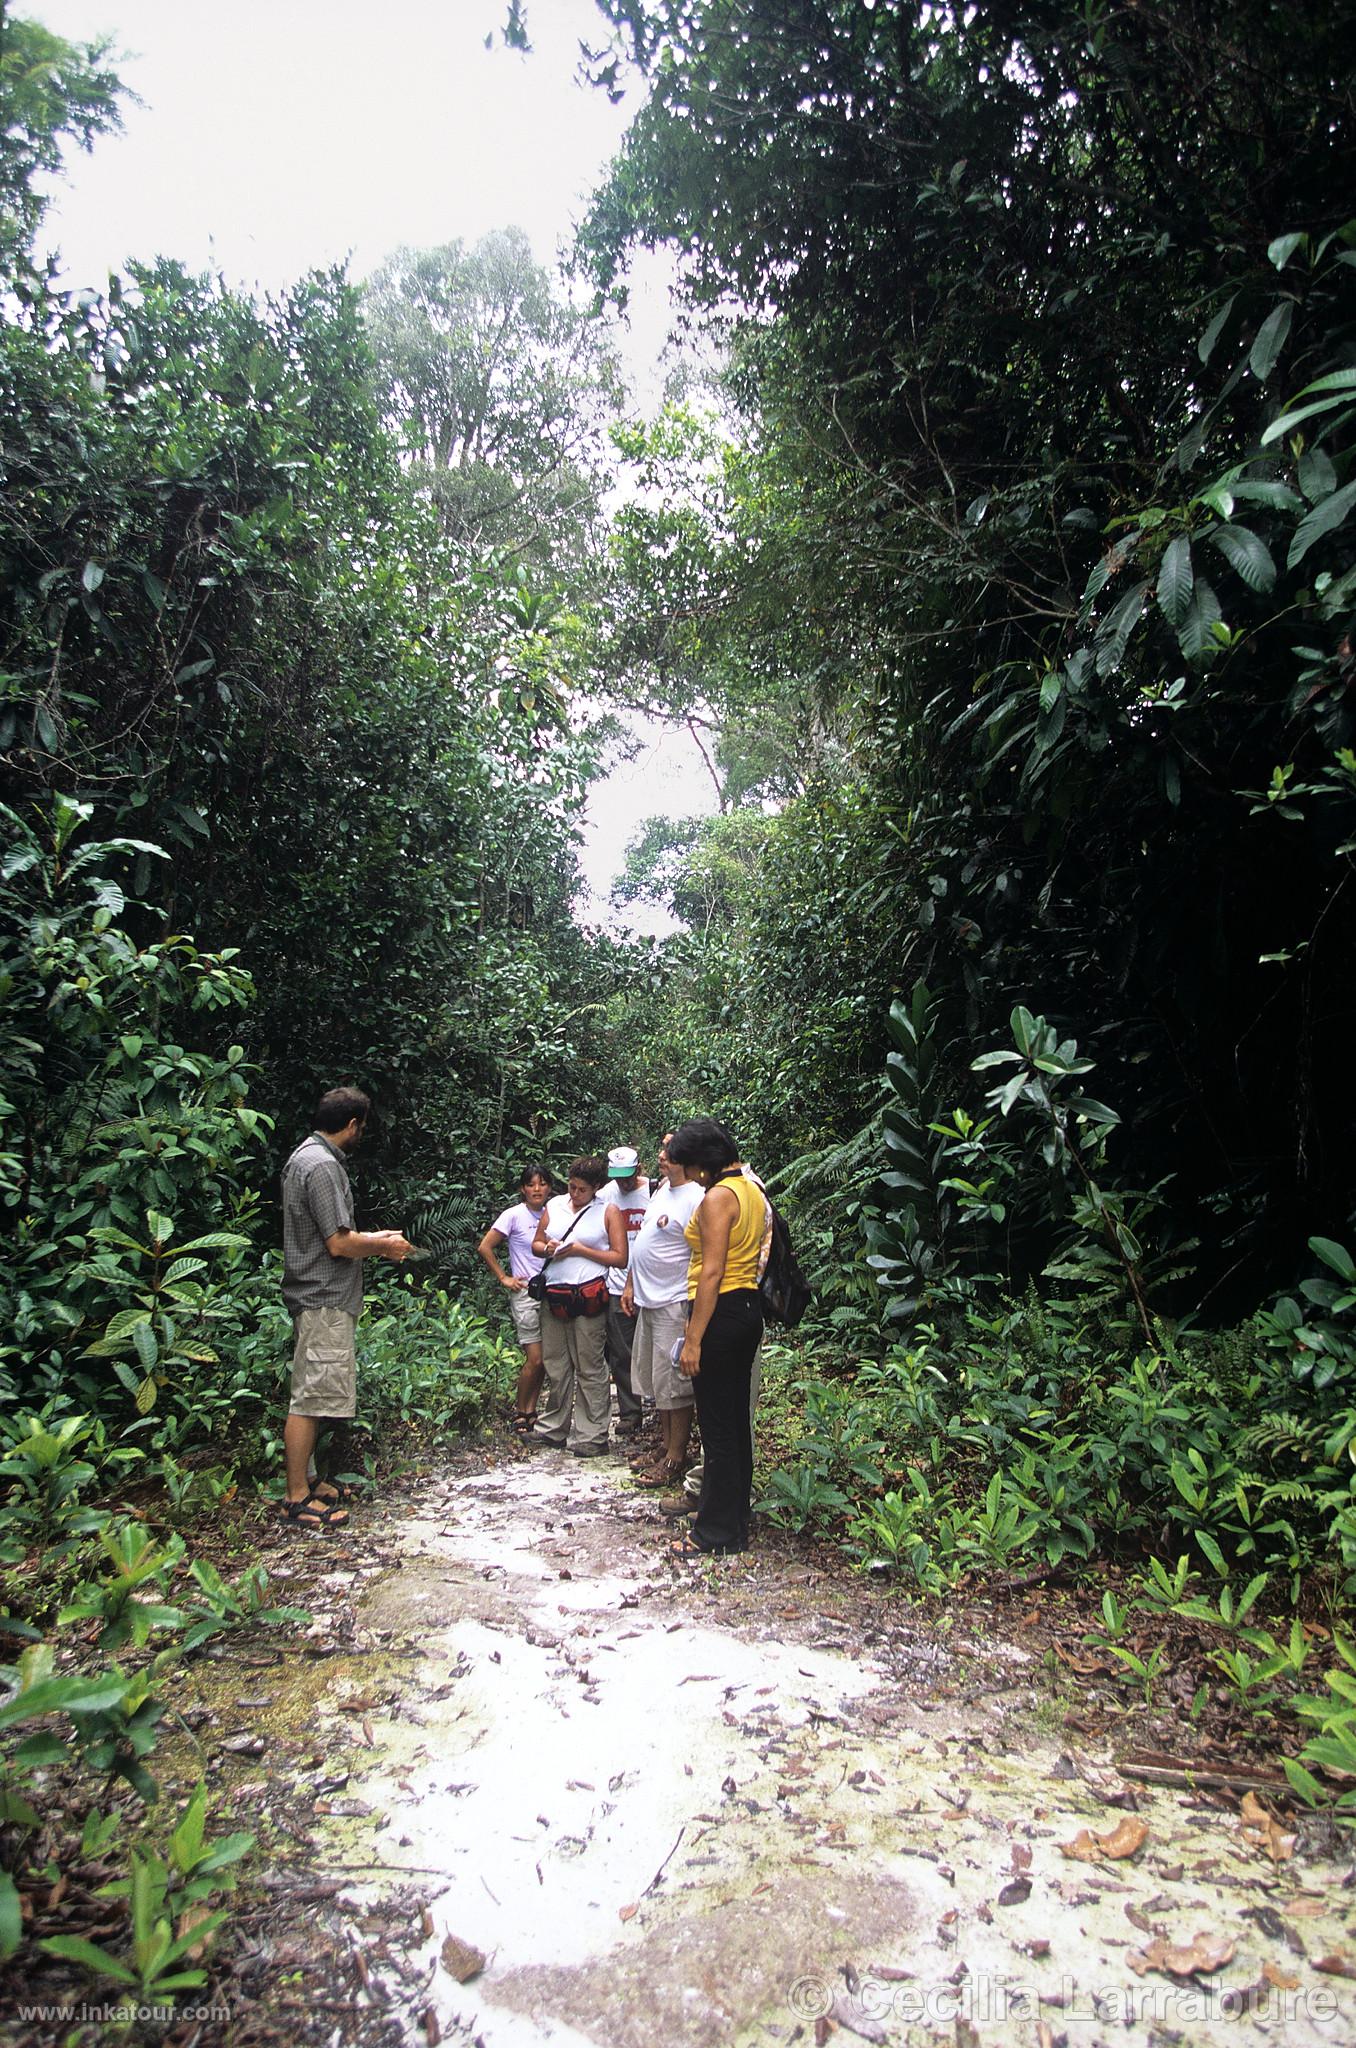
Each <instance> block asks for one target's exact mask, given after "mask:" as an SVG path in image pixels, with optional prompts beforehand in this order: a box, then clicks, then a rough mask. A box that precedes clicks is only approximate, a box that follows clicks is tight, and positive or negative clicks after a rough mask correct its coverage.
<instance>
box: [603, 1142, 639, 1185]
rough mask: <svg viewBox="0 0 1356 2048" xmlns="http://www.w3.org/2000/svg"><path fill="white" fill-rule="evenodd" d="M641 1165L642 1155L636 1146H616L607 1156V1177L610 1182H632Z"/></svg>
mask: <svg viewBox="0 0 1356 2048" xmlns="http://www.w3.org/2000/svg"><path fill="white" fill-rule="evenodd" d="M639 1165H640V1154H639V1152H637V1150H636V1148H635V1146H634V1145H614V1146H613V1147H612V1150H611V1151H610V1152H609V1153H608V1155H607V1177H608V1179H609V1180H630V1178H631V1175H632V1174H633V1173H634V1172H635V1171H636V1169H637V1167H638V1166H639Z"/></svg>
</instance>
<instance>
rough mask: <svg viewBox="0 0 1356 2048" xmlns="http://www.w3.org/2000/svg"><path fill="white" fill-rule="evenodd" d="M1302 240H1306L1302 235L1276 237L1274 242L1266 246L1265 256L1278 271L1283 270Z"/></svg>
mask: <svg viewBox="0 0 1356 2048" xmlns="http://www.w3.org/2000/svg"><path fill="white" fill-rule="evenodd" d="M1304 240H1306V237H1305V236H1304V235H1277V237H1276V239H1275V241H1274V242H1269V243H1268V244H1267V256H1268V257H1269V259H1270V260H1271V262H1273V263H1274V264H1275V266H1276V268H1277V269H1278V270H1284V269H1285V266H1286V264H1287V263H1288V262H1289V261H1290V258H1291V257H1292V256H1293V255H1294V253H1295V251H1296V249H1298V247H1299V245H1300V243H1301V242H1303V241H1304Z"/></svg>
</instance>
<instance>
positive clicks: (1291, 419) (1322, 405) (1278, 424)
mask: <svg viewBox="0 0 1356 2048" xmlns="http://www.w3.org/2000/svg"><path fill="white" fill-rule="evenodd" d="M1349 396H1350V394H1349V393H1347V392H1342V393H1341V394H1339V395H1338V396H1337V397H1335V398H1313V399H1311V400H1310V401H1309V403H1308V405H1301V406H1296V407H1295V409H1294V410H1293V411H1291V412H1283V413H1282V414H1281V415H1280V417H1279V419H1274V420H1273V421H1272V422H1271V425H1270V426H1269V427H1268V428H1267V430H1266V432H1265V433H1264V434H1263V436H1262V439H1261V444H1260V445H1261V446H1262V447H1263V448H1269V447H1270V446H1271V444H1272V442H1273V441H1279V440H1280V439H1281V438H1282V437H1283V436H1284V435H1286V434H1288V433H1289V432H1290V430H1291V428H1292V427H1297V426H1298V425H1299V423H1300V421H1301V420H1307V419H1312V418H1313V417H1314V415H1315V414H1316V413H1320V412H1335V411H1336V409H1337V407H1338V406H1339V405H1345V404H1346V403H1347V401H1348V398H1349Z"/></svg>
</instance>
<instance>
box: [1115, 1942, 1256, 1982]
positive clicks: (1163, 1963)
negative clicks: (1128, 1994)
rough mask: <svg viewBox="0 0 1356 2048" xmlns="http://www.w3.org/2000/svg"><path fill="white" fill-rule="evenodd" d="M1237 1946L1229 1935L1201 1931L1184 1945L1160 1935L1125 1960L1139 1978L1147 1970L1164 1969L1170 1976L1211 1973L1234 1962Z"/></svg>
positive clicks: (1191, 1975) (1131, 1952)
mask: <svg viewBox="0 0 1356 2048" xmlns="http://www.w3.org/2000/svg"><path fill="white" fill-rule="evenodd" d="M1237 1946H1238V1944H1237V1942H1235V1941H1233V1940H1231V1939H1230V1937H1229V1936H1228V1935H1227V1934H1206V1933H1205V1932H1204V1931H1202V1932H1201V1933H1199V1934H1194V1935H1193V1936H1192V1938H1191V1941H1190V1943H1189V1944H1188V1945H1187V1946H1186V1947H1185V1948H1184V1947H1182V1946H1181V1945H1180V1944H1178V1943H1174V1942H1170V1941H1165V1940H1163V1939H1161V1938H1160V1939H1159V1940H1158V1941H1151V1942H1150V1943H1149V1945H1148V1947H1147V1948H1142V1949H1131V1951H1130V1953H1129V1954H1128V1955H1127V1957H1126V1959H1125V1960H1126V1961H1127V1963H1129V1965H1130V1968H1131V1969H1132V1970H1133V1971H1134V1972H1135V1975H1136V1976H1137V1977H1142V1976H1143V1975H1144V1974H1145V1972H1146V1971H1147V1970H1161V1971H1162V1972H1163V1973H1164V1975H1165V1976H1169V1977H1195V1976H1197V1975H1203V1976H1209V1975H1210V1974H1211V1973H1212V1972H1213V1971H1215V1970H1222V1969H1223V1968H1224V1965H1225V1964H1226V1963H1231V1962H1232V1961H1233V1958H1234V1950H1235V1949H1236V1948H1237Z"/></svg>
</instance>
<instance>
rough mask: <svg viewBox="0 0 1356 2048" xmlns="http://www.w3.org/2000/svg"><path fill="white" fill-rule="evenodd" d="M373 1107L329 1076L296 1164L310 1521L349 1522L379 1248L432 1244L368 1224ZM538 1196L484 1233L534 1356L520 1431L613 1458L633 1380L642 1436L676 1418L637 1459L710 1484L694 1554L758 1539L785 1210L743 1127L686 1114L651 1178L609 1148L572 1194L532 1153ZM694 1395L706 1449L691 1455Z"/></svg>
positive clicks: (296, 1363) (298, 1336)
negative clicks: (361, 1214) (735, 1134)
mask: <svg viewBox="0 0 1356 2048" xmlns="http://www.w3.org/2000/svg"><path fill="white" fill-rule="evenodd" d="M370 1110H371V1104H370V1101H369V1100H368V1097H367V1096H366V1095H364V1094H363V1093H362V1092H361V1090H359V1089H356V1088H332V1089H330V1090H329V1091H328V1092H327V1093H326V1094H325V1095H324V1096H323V1097H322V1098H321V1101H320V1104H319V1107H318V1109H317V1112H316V1120H315V1129H314V1130H313V1131H312V1133H311V1135H310V1136H309V1137H308V1138H306V1139H305V1140H304V1141H303V1142H302V1144H300V1145H299V1146H298V1147H297V1149H296V1150H295V1151H294V1152H293V1154H292V1156H291V1157H290V1159H289V1160H288V1161H287V1164H286V1166H285V1168H284V1169H283V1181H282V1205H283V1299H284V1302H285V1303H286V1305H287V1307H288V1309H289V1310H290V1311H291V1314H292V1318H293V1326H294V1347H293V1355H292V1394H291V1402H290V1405H289V1412H288V1416H287V1421H286V1426H285V1429H284V1433H283V1452H284V1463H285V1471H286V1486H285V1493H284V1498H283V1501H282V1507H281V1513H282V1515H283V1518H284V1520H285V1521H286V1522H288V1523H289V1524H291V1525H293V1526H295V1527H299V1528H305V1529H312V1530H327V1529H332V1528H336V1527H339V1526H342V1524H343V1523H344V1522H345V1521H347V1519H348V1510H347V1509H346V1507H345V1506H344V1499H345V1494H346V1489H345V1487H344V1485H343V1483H342V1481H341V1479H340V1478H339V1477H338V1476H337V1475H338V1474H340V1473H342V1472H343V1471H344V1470H345V1469H346V1467H347V1456H346V1453H347V1434H348V1432H347V1425H348V1424H349V1423H350V1422H351V1419H352V1417H353V1414H354V1412H355V1407H356V1396H357V1368H356V1360H355V1353H354V1332H355V1328H356V1323H357V1318H358V1315H359V1313H360V1311H361V1308H362V1292H363V1282H362V1264H363V1261H364V1260H365V1259H368V1258H384V1259H389V1260H391V1261H393V1262H395V1263H397V1264H399V1263H401V1262H403V1261H404V1260H405V1259H407V1258H408V1257H409V1256H410V1254H411V1252H412V1251H413V1249H414V1247H413V1246H412V1245H411V1244H410V1242H409V1239H408V1238H406V1237H405V1236H404V1235H403V1234H402V1233H401V1232H400V1231H398V1230H369V1231H360V1230H356V1229H355V1228H354V1216H353V1198H352V1190H351V1187H350V1183H349V1176H348V1167H347V1159H348V1157H349V1155H350V1154H351V1153H352V1152H353V1151H354V1150H355V1149H356V1148H357V1146H358V1145H359V1144H360V1143H361V1142H362V1138H363V1135H364V1132H365V1130H366V1126H367V1119H368V1116H369V1114H370ZM520 1197H521V1199H520V1200H519V1201H518V1202H517V1203H515V1204H513V1205H512V1206H510V1207H509V1208H507V1209H505V1210H504V1211H503V1213H502V1214H501V1215H500V1216H498V1217H497V1218H496V1219H495V1221H494V1223H492V1224H491V1226H490V1228H489V1229H488V1230H487V1231H486V1233H485V1235H484V1237H483V1238H482V1239H481V1241H480V1247H479V1249H480V1255H481V1257H482V1258H483V1259H484V1261H485V1263H486V1265H487V1266H488V1267H489V1268H490V1270H491V1272H492V1273H493V1274H494V1276H495V1278H496V1279H497V1280H498V1281H499V1283H500V1284H501V1286H503V1287H504V1289H505V1290H506V1291H507V1293H508V1296H509V1308H510V1313H511V1315H512V1317H513V1324H514V1329H515V1332H516V1334H517V1339H518V1343H519V1345H520V1346H521V1349H522V1354H523V1362H522V1369H521V1372H520V1374H519V1378H518V1385H517V1395H516V1402H515V1414H514V1428H515V1429H516V1430H517V1431H518V1432H519V1433H520V1435H521V1436H522V1438H523V1440H524V1442H525V1443H526V1444H528V1445H530V1446H531V1447H532V1448H533V1449H542V1450H556V1451H564V1452H568V1453H572V1454H573V1455H574V1456H576V1457H580V1458H596V1457H601V1456H603V1455H604V1454H605V1453H606V1451H607V1449H608V1436H609V1424H610V1410H611V1399H610V1385H611V1383H615V1385H616V1389H617V1414H618V1431H619V1434H620V1436H621V1437H622V1439H623V1440H625V1439H627V1438H631V1437H635V1436H638V1435H639V1433H640V1430H641V1426H642V1420H643V1417H644V1415H645V1413H646V1410H647V1407H652V1410H653V1413H654V1415H655V1418H656V1421H657V1425H658V1442H657V1445H656V1447H655V1449H654V1451H653V1453H652V1454H648V1455H646V1454H643V1453H642V1454H641V1455H640V1456H639V1457H638V1458H637V1460H636V1468H637V1469H636V1480H637V1484H638V1485H640V1486H642V1487H646V1488H662V1487H667V1486H669V1485H671V1484H674V1483H676V1482H679V1481H683V1480H686V1491H687V1494H690V1495H691V1496H692V1498H693V1500H694V1504H695V1513H694V1518H693V1521H692V1526H691V1529H690V1530H689V1531H688V1532H687V1533H686V1534H685V1535H683V1537H682V1538H681V1539H680V1540H679V1542H678V1543H677V1544H676V1546H675V1552H676V1554H677V1555H679V1556H682V1557H702V1556H712V1555H714V1556H717V1557H720V1556H726V1555H728V1554H730V1553H731V1552H734V1551H741V1550H746V1549H747V1548H748V1541H749V1513H750V1501H751V1494H752V1486H753V1427H752V1405H753V1400H754V1398H755V1395H756V1370H757V1359H758V1353H759V1345H760V1343H761V1340H762V1333H763V1316H762V1306H761V1301H760V1297H759V1293H758V1277H759V1273H760V1271H761V1269H762V1265H763V1263H764V1262H765V1260H766V1256H767V1246H768V1241H769V1238H770V1233H771V1211H770V1209H769V1206H768V1203H767V1200H766V1198H765V1196H764V1194H763V1191H762V1188H761V1185H760V1184H759V1182H758V1181H757V1179H756V1178H755V1177H754V1176H753V1175H752V1174H751V1173H750V1172H749V1170H748V1169H747V1167H745V1166H744V1165H743V1163H742V1162H741V1160H740V1158H739V1152H738V1148H737V1146H736V1145H735V1143H734V1140H733V1139H732V1138H731V1136H730V1134H729V1132H728V1131H727V1130H726V1129H725V1128H724V1126H723V1125H721V1124H719V1123H716V1122H715V1121H713V1120H712V1119H710V1118H699V1119H696V1120H694V1121H692V1122H689V1123H684V1124H680V1125H679V1126H678V1127H677V1128H676V1129H675V1130H674V1131H671V1132H670V1133H668V1135H667V1136H666V1137H665V1139H664V1141H663V1144H662V1145H661V1147H660V1150H659V1176H658V1178H657V1179H656V1181H655V1184H654V1186H653V1187H651V1184H650V1182H649V1180H648V1178H647V1177H646V1176H645V1175H644V1174H643V1173H642V1172H641V1168H640V1160H639V1157H638V1155H637V1152H636V1150H635V1148H634V1147H633V1146H629V1145H618V1146H616V1147H614V1148H613V1150H612V1151H611V1152H610V1153H609V1154H608V1156H607V1158H606V1159H602V1158H595V1157H585V1158H580V1159H576V1160H575V1161H574V1162H573V1164H572V1165H571V1167H570V1169H569V1172H568V1174H567V1175H566V1180H565V1191H564V1193H563V1194H562V1193H557V1192H555V1191H554V1184H553V1181H552V1179H551V1176H550V1175H549V1174H548V1173H547V1171H546V1169H545V1168H544V1167H542V1166H539V1165H533V1166H529V1167H528V1168H527V1170H526V1171H525V1172H524V1173H523V1175H522V1180H521V1185H520ZM505 1250H507V1253H508V1267H507V1270H505V1267H504V1265H503V1263H502V1257H501V1255H502V1254H503V1252H504V1251H505ZM694 1411H695V1415H696V1420H697V1425H698V1428H699V1430H700V1433H701V1447H702V1457H701V1461H700V1465H699V1466H693V1467H691V1468H689V1451H690V1447H691V1437H692V1424H693V1415H694ZM324 1425H329V1445H330V1450H329V1458H328V1461H327V1463H328V1476H324V1477H320V1476H317V1473H316V1470H315V1453H316V1446H317V1440H318V1437H319V1434H320V1431H321V1429H322V1426H324ZM683 1498H684V1496H680V1500H682V1499H683Z"/></svg>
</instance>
